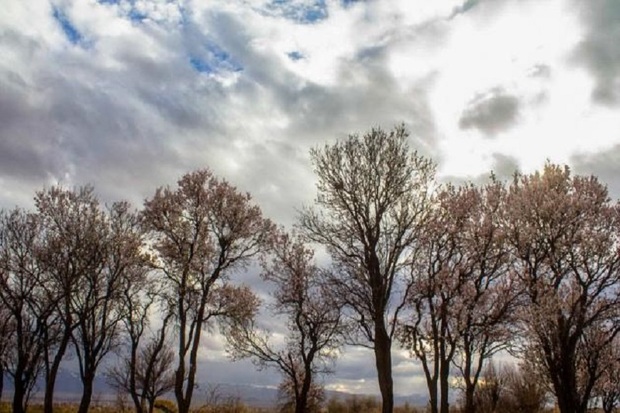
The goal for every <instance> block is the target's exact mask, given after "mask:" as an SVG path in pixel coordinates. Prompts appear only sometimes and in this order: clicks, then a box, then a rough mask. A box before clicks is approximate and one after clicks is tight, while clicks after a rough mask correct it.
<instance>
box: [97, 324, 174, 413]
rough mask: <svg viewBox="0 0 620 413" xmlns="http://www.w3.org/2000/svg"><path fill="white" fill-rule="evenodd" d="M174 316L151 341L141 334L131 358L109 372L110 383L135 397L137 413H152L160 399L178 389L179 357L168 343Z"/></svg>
mask: <svg viewBox="0 0 620 413" xmlns="http://www.w3.org/2000/svg"><path fill="white" fill-rule="evenodd" d="M171 316H172V314H167V315H165V316H164V318H163V320H162V325H161V327H160V328H159V329H158V330H157V331H156V332H154V333H153V334H152V335H150V336H149V337H148V338H145V337H143V332H141V333H140V335H139V336H138V337H137V339H136V340H135V341H134V340H131V341H130V351H129V354H125V355H123V356H121V357H120V362H119V363H118V364H116V365H115V366H114V367H112V368H111V369H109V370H108V371H107V376H108V381H109V383H110V384H111V385H112V386H113V387H115V388H117V389H119V390H124V391H127V392H128V393H129V394H130V395H131V398H132V400H133V401H134V407H135V410H136V413H145V412H148V413H152V412H153V410H154V408H155V402H156V400H157V398H158V397H160V396H162V395H164V394H165V393H167V392H169V391H171V390H173V389H174V384H175V377H174V364H175V359H174V356H175V355H174V348H173V347H172V346H171V345H170V343H169V342H168V340H167V337H168V333H167V330H168V326H169V321H170V319H171ZM134 331H135V329H134ZM130 337H131V336H130ZM131 338H133V337H131ZM144 340H146V343H141V341H144Z"/></svg>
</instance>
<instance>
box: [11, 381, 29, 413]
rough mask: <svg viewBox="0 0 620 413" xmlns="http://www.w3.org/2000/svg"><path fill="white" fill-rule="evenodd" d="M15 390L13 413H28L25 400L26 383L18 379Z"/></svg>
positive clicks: (15, 382)
mask: <svg viewBox="0 0 620 413" xmlns="http://www.w3.org/2000/svg"><path fill="white" fill-rule="evenodd" d="M14 387H15V389H14V390H13V413H26V409H25V406H24V399H25V398H26V388H25V386H24V382H23V381H22V380H21V379H19V378H18V377H16V380H14Z"/></svg>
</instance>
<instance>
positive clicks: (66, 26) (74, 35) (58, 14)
mask: <svg viewBox="0 0 620 413" xmlns="http://www.w3.org/2000/svg"><path fill="white" fill-rule="evenodd" d="M53 16H54V19H55V20H56V21H57V22H58V24H60V27H61V28H62V31H63V32H64V33H65V36H67V39H68V40H69V41H70V42H71V43H73V44H78V43H80V42H81V41H82V40H83V36H82V34H81V33H80V32H79V31H78V29H77V28H76V27H75V26H74V25H73V24H72V23H71V21H70V20H69V18H68V17H67V15H66V14H64V13H63V12H62V11H61V10H60V9H58V8H57V7H54V9H53Z"/></svg>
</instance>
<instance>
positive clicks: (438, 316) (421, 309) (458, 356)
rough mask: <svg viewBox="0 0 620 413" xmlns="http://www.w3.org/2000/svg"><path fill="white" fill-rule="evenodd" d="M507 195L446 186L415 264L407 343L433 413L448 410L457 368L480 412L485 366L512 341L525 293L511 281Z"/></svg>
mask: <svg viewBox="0 0 620 413" xmlns="http://www.w3.org/2000/svg"><path fill="white" fill-rule="evenodd" d="M504 199H505V190H504V187H503V185H502V184H501V183H500V182H497V181H495V180H493V181H492V182H491V183H489V184H487V185H484V186H480V187H479V186H475V185H473V184H467V185H463V186H460V187H454V186H452V185H446V186H444V187H443V188H441V189H440V190H438V191H437V194H436V196H435V199H434V203H433V208H432V212H431V213H430V216H429V218H428V219H427V220H426V226H425V231H424V235H422V236H421V237H420V248H419V250H418V255H417V256H416V257H415V259H414V260H413V262H412V276H413V278H414V279H415V284H414V288H412V289H411V290H410V296H409V297H408V306H410V307H411V309H412V311H411V319H410V320H405V322H403V323H402V329H401V334H400V338H401V342H402V343H403V344H404V345H405V346H406V347H407V348H409V349H410V350H411V353H412V354H413V355H414V356H415V357H417V358H418V359H419V360H420V361H421V362H422V367H423V369H424V372H425V376H426V379H427V385H428V389H429V393H430V407H431V411H433V412H436V411H441V412H442V413H444V412H446V413H447V412H448V409H449V404H448V402H449V389H450V382H449V378H450V377H449V375H450V366H451V364H454V365H456V367H457V369H458V370H459V371H460V373H461V375H462V377H463V384H464V396H465V397H464V401H465V403H464V411H465V412H467V413H473V412H474V411H475V410H476V408H475V405H474V391H475V389H476V386H477V384H478V379H479V377H480V374H481V372H482V369H483V366H484V364H485V361H486V360H488V359H489V358H490V357H491V356H492V355H493V354H495V353H496V352H497V351H499V350H501V349H502V348H505V347H506V346H507V344H508V341H509V340H510V338H511V333H512V332H511V329H510V326H511V319H510V316H511V314H512V312H513V310H514V309H515V306H516V302H517V301H516V300H517V298H518V292H517V291H516V290H515V288H514V285H513V284H512V283H511V282H510V280H509V279H508V278H507V277H506V275H507V272H508V269H509V266H508V264H509V254H508V249H507V248H506V246H505V242H504V236H503V231H502V227H501V225H502V220H501V216H502V214H503V208H504Z"/></svg>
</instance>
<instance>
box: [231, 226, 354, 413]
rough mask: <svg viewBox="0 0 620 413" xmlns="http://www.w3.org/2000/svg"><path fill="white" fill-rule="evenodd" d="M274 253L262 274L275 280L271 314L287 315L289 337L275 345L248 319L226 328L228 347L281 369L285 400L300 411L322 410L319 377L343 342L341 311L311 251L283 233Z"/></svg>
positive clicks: (233, 353) (260, 364) (239, 353)
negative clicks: (320, 408)
mask: <svg viewBox="0 0 620 413" xmlns="http://www.w3.org/2000/svg"><path fill="white" fill-rule="evenodd" d="M273 253H274V254H273V255H274V257H273V260H272V261H270V262H265V263H264V268H265V271H264V273H263V274H262V277H263V279H265V280H266V281H269V282H271V283H273V284H274V285H275V291H274V293H273V298H274V302H273V303H272V305H271V314H272V315H273V316H274V317H276V318H277V317H285V318H286V320H287V327H288V336H287V338H286V341H285V342H284V343H283V344H282V345H281V346H277V345H275V344H274V343H273V340H270V338H269V333H268V332H266V331H264V330H261V329H258V328H256V326H255V325H254V324H253V322H251V320H248V322H246V323H235V324H231V325H230V326H229V328H228V329H227V330H228V331H227V335H226V336H227V339H228V343H229V349H230V351H231V353H232V355H233V356H234V357H236V358H245V357H250V358H252V360H253V361H254V362H255V363H256V364H257V365H258V366H259V367H271V368H275V369H277V370H278V371H279V372H280V373H281V374H282V376H283V377H284V380H283V382H282V384H281V386H280V390H281V393H282V395H283V398H284V400H285V404H286V405H289V404H290V405H291V406H292V407H293V409H294V411H295V413H308V412H317V411H318V408H319V407H320V406H319V402H320V400H321V394H322V391H321V389H322V387H321V386H319V385H318V383H317V381H316V376H317V375H318V374H322V373H323V374H324V373H328V372H329V363H328V362H329V361H331V360H332V359H333V357H334V355H335V352H336V350H337V349H338V347H339V346H340V345H341V341H342V327H343V326H342V324H341V312H340V309H339V307H338V305H337V304H335V303H334V301H333V300H331V299H330V293H329V286H328V285H327V284H326V283H324V280H325V277H324V274H322V272H321V270H320V269H319V268H318V267H316V266H315V265H314V264H313V263H312V258H313V255H314V254H313V251H312V250H310V249H308V248H307V247H306V246H304V244H303V243H302V242H301V241H299V240H295V239H292V238H290V237H289V236H287V235H281V236H279V237H278V238H277V240H276V242H275V243H274V248H273Z"/></svg>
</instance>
